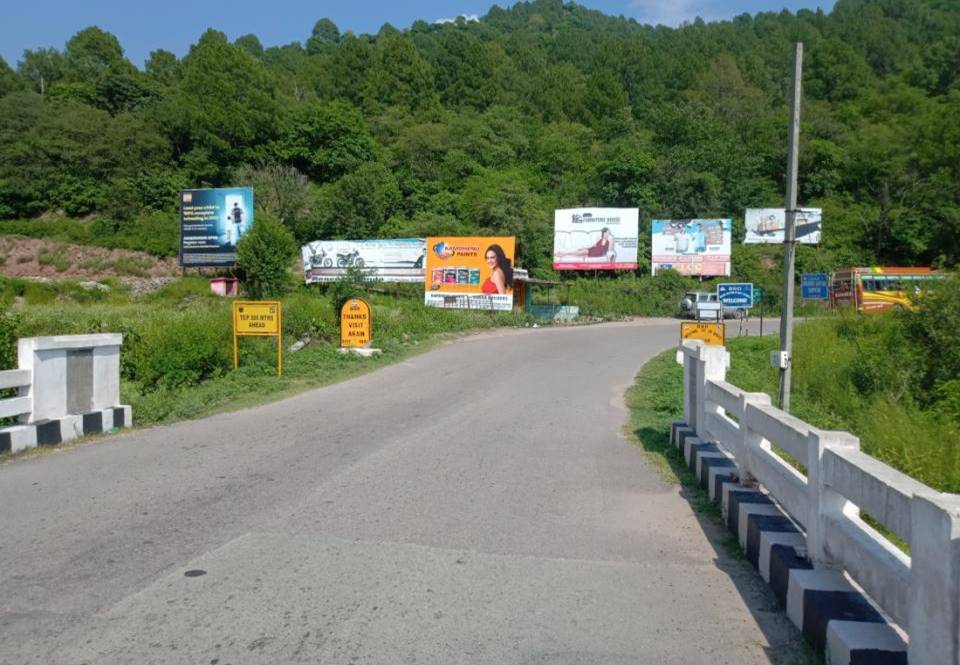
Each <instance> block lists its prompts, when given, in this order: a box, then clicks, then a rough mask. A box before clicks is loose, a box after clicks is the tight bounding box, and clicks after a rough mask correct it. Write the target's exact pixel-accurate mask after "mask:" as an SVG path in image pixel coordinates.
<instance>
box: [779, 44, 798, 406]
mask: <svg viewBox="0 0 960 665" xmlns="http://www.w3.org/2000/svg"><path fill="white" fill-rule="evenodd" d="M802 81H803V43H802V42H797V44H796V46H795V47H794V51H793V98H792V99H791V100H790V145H789V153H788V155H787V210H786V222H787V228H786V229H784V233H783V298H782V302H781V303H780V350H781V351H786V353H787V362H786V363H785V364H786V367H784V368H781V369H780V395H779V397H780V400H779V401H780V408H781V409H783V410H784V411H787V412H789V411H790V365H791V364H792V362H793V360H792V358H791V354H792V352H793V273H794V261H795V258H796V249H797V248H796V238H797V229H796V218H797V162H798V157H799V153H800V99H801V90H800V88H801V83H802Z"/></svg>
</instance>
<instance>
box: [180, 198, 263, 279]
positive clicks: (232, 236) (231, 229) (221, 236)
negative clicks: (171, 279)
mask: <svg viewBox="0 0 960 665" xmlns="http://www.w3.org/2000/svg"><path fill="white" fill-rule="evenodd" d="M252 226H253V189H251V188H250V187H231V188H227V189H185V190H183V191H181V192H180V265H181V266H183V267H184V268H190V267H203V266H214V267H216V266H232V265H233V264H235V263H236V262H237V243H238V242H239V241H240V238H242V237H243V236H244V234H245V233H246V232H247V231H249V230H250V228H251V227H252Z"/></svg>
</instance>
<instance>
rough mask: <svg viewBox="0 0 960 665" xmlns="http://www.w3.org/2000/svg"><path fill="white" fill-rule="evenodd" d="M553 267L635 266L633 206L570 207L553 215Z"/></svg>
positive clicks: (636, 212)
mask: <svg viewBox="0 0 960 665" xmlns="http://www.w3.org/2000/svg"><path fill="white" fill-rule="evenodd" d="M553 225H554V226H553V268H554V270H636V269H637V238H638V235H639V228H640V213H639V210H637V209H636V208H572V209H566V210H557V211H555V212H554V216H553Z"/></svg>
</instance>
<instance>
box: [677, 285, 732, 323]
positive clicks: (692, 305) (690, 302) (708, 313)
mask: <svg viewBox="0 0 960 665" xmlns="http://www.w3.org/2000/svg"><path fill="white" fill-rule="evenodd" d="M721 309H722V310H723V318H725V319H732V318H737V317H740V318H742V317H744V316H746V314H747V310H746V309H744V308H743V307H723V306H722V305H721V304H720V301H719V300H717V294H716V293H700V292H697V291H690V292H688V293H686V294H684V296H683V299H682V300H681V301H680V313H681V314H682V315H684V316H685V317H687V318H691V319H696V320H697V321H716V320H717V319H719V318H720V311H721Z"/></svg>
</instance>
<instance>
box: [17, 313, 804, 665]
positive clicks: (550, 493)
mask: <svg viewBox="0 0 960 665" xmlns="http://www.w3.org/2000/svg"><path fill="white" fill-rule="evenodd" d="M731 327H733V326H731ZM771 329H772V324H771ZM676 337H677V324H676V322H672V321H671V322H665V321H655V320H652V321H637V322H633V323H623V324H608V325H600V326H590V327H576V328H547V329H540V330H505V331H499V332H495V333H490V334H484V335H477V336H473V337H469V338H466V339H463V340H461V341H458V342H454V343H450V344H446V345H444V346H442V347H440V348H438V349H435V350H433V351H431V352H429V353H426V354H424V355H421V356H418V357H415V358H413V359H411V360H408V361H406V362H403V363H400V364H397V365H394V366H391V367H387V368H385V369H382V370H380V371H377V372H375V373H372V374H368V375H366V376H363V377H360V378H356V379H353V380H350V381H347V382H345V383H341V384H338V385H334V386H330V387H327V388H323V389H319V390H314V391H311V392H308V393H304V394H302V395H300V396H297V397H294V398H291V399H287V400H284V401H282V402H276V403H274V404H270V405H267V406H263V407H259V408H254V409H249V410H246V411H241V412H238V413H233V414H226V415H219V416H215V417H212V418H207V419H204V420H200V421H194V422H187V423H181V424H177V425H173V426H170V427H161V428H155V429H151V430H145V431H141V432H136V433H133V434H130V435H125V436H118V437H113V438H110V439H107V440H104V441H101V442H96V443H92V444H89V445H82V446H77V447H75V448H72V449H68V450H64V451H61V452H54V453H52V454H49V455H45V456H39V457H35V458H31V459H14V460H12V461H10V462H8V463H6V464H3V465H0V663H3V664H5V665H6V664H10V665H23V664H27V663H43V664H48V663H55V664H59V663H64V664H79V663H89V664H91V665H92V664H97V665H101V664H112V663H185V664H186V663H189V664H191V665H195V664H200V665H208V664H209V665H227V664H232V665H240V664H246V663H258V664H260V663H263V664H274V663H325V664H326V663H331V664H341V663H342V664H344V665H351V664H370V663H404V664H405V663H441V664H445V665H446V664H455V663H492V664H498V663H510V664H514V663H515V664H518V665H520V664H523V665H528V664H529V665H571V664H573V663H584V664H588V663H589V664H593V663H599V664H604V665H625V664H628V663H684V664H686V663H711V664H716V663H763V662H769V661H771V660H772V661H774V662H803V660H804V659H805V657H804V656H803V651H804V650H803V647H802V646H801V638H800V637H799V634H798V633H797V631H796V630H795V629H794V628H793V627H792V626H791V625H790V624H789V622H788V620H787V619H786V618H785V617H784V615H783V614H782V613H781V612H780V611H779V610H778V609H777V607H776V602H775V600H774V598H773V596H772V594H771V593H770V592H769V591H768V590H767V589H766V587H765V586H764V585H763V583H762V581H761V580H760V578H759V577H758V576H757V575H756V574H755V573H754V572H753V571H752V570H751V569H750V568H749V566H748V565H747V564H746V563H744V562H742V561H737V560H735V559H733V558H732V557H731V556H730V554H729V553H728V552H727V550H726V549H725V547H724V546H723V544H722V542H723V535H722V532H721V531H720V530H719V528H718V527H716V526H715V525H714V524H713V523H712V522H711V521H710V520H709V519H707V518H703V517H702V516H700V515H698V514H697V513H695V512H694V510H693V509H692V508H691V505H690V503H689V502H688V500H687V499H686V498H684V496H683V495H682V491H681V489H680V488H678V487H677V486H675V485H673V484H671V483H669V482H667V481H666V480H665V479H664V478H663V477H662V476H661V475H660V474H659V473H658V472H657V471H656V470H655V469H654V467H653V466H652V465H651V464H650V463H649V462H648V461H647V460H646V458H645V456H644V454H643V453H642V452H641V450H640V449H639V448H637V447H636V446H635V445H633V444H631V443H630V441H629V440H628V439H627V437H626V435H625V434H624V425H625V423H626V420H627V411H626V409H625V406H624V402H623V392H624V390H625V389H626V388H627V387H628V386H629V385H630V384H631V383H632V381H633V378H634V375H635V373H636V372H637V370H638V369H639V368H640V366H641V365H642V364H643V363H644V362H645V361H646V360H648V359H649V358H651V357H652V356H653V355H655V354H656V353H658V352H660V351H663V350H664V349H667V348H669V347H671V346H672V345H674V344H675V343H676ZM134 415H136V414H134ZM188 571H203V574H200V573H199V572H198V573H196V574H195V576H187V575H185V573H187V572H188Z"/></svg>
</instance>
